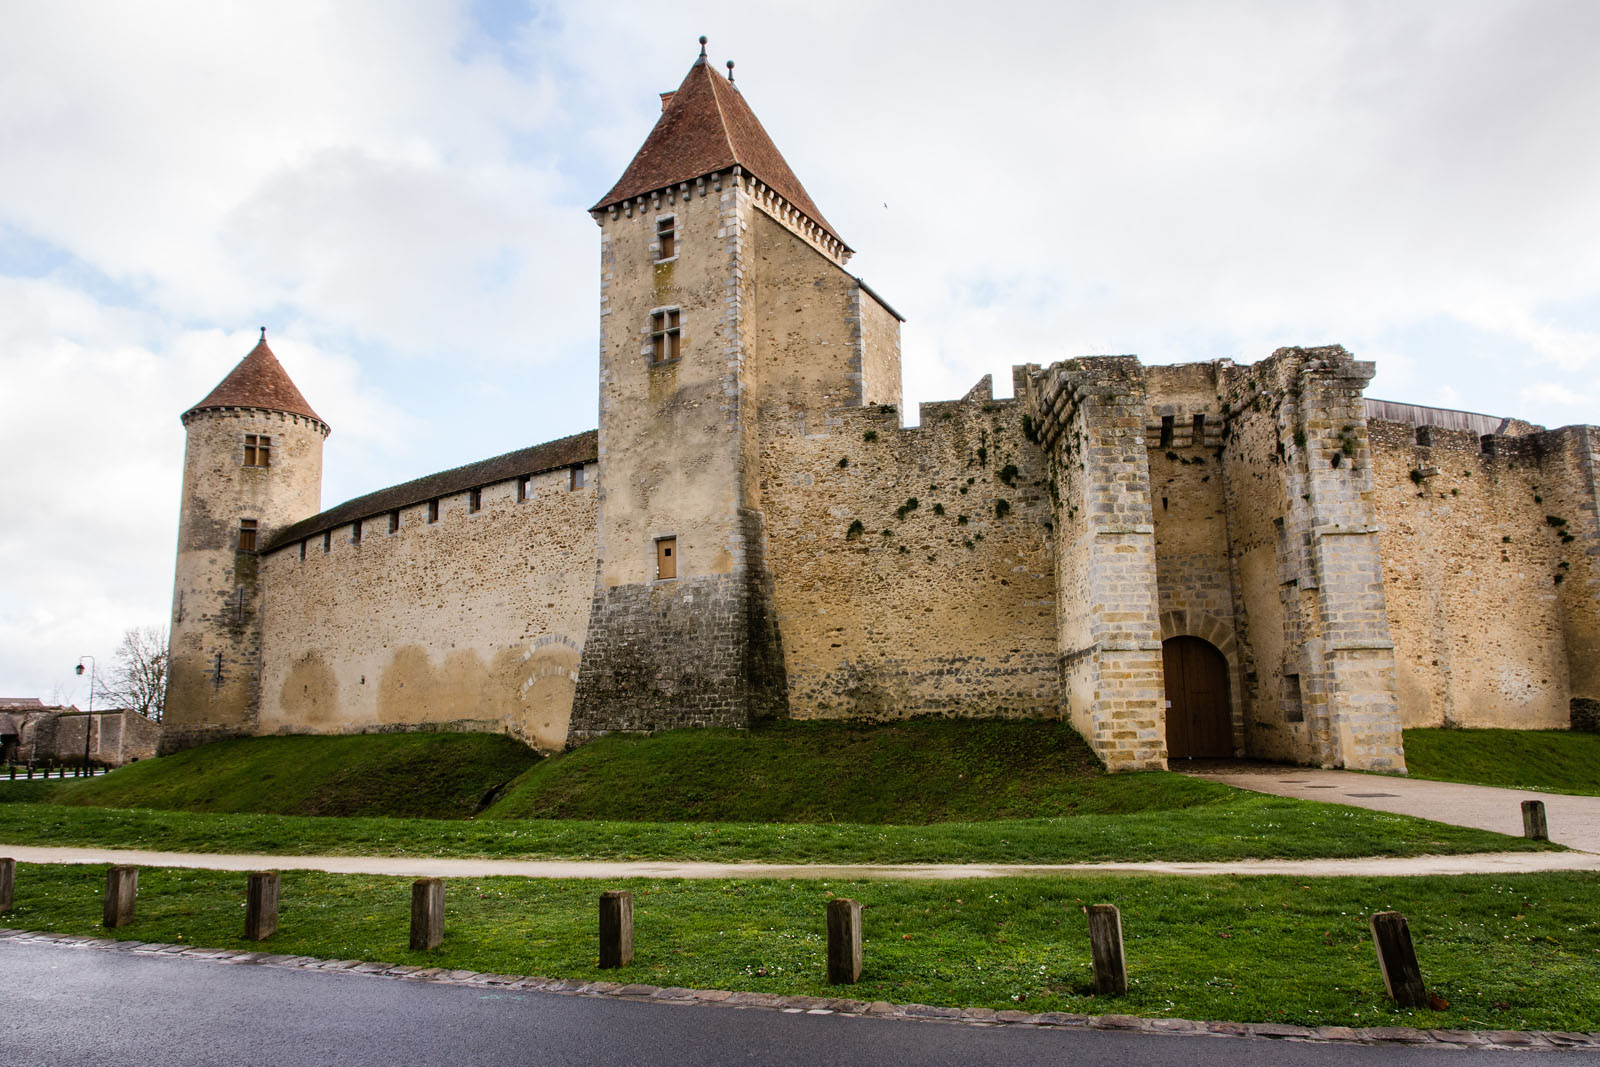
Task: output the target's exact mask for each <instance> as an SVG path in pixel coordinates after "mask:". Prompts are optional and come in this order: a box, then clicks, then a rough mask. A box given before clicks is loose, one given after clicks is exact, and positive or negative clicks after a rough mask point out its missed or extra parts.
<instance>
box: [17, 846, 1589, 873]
mask: <svg viewBox="0 0 1600 1067" xmlns="http://www.w3.org/2000/svg"><path fill="white" fill-rule="evenodd" d="M0 855H4V856H10V857H11V858H13V859H15V860H18V861H20V862H23V863H126V864H132V865H134V866H141V867H196V868H203V869H206V870H213V871H260V870H278V871H329V872H332V873H335V874H392V875H399V876H401V877H405V878H485V877H489V876H492V875H513V876H516V877H520V878H607V879H616V878H807V879H819V880H832V881H848V880H853V879H874V880H888V879H918V880H932V881H946V880H949V879H954V878H1016V877H1021V876H1026V875H1053V876H1058V877H1059V876H1064V875H1092V874H1176V875H1209V874H1291V875H1298V876H1301V877H1327V876H1336V875H1369V876H1374V877H1395V876H1408V875H1424V874H1527V873H1530V872H1534V871H1600V855H1594V854H1591V853H1587V852H1487V853H1474V854H1469V855H1464V856H1411V857H1389V856H1371V857H1365V858H1361V859H1321V860H1231V861H1225V862H1218V863H1160V862H1152V863H1081V864H1080V863H1059V864H1001V863H947V864H875V865H862V866H851V865H818V864H799V863H692V862H677V861H672V860H660V861H636V862H625V861H620V860H617V861H613V860H491V859H437V858H430V857H409V856H395V857H386V856H241V855H228V854H223V853H210V852H146V851H142V850H138V849H122V848H48V847H44V846H35V845H0Z"/></svg>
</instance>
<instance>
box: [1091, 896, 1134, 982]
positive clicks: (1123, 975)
mask: <svg viewBox="0 0 1600 1067" xmlns="http://www.w3.org/2000/svg"><path fill="white" fill-rule="evenodd" d="M1089 955H1090V958H1091V960H1092V961H1093V963H1094V991H1095V993H1096V994H1097V995H1098V996H1102V997H1120V996H1125V995H1127V992H1128V962H1127V959H1126V957H1124V956H1123V953H1122V912H1120V911H1118V910H1117V906H1116V905H1115V904H1090V905H1089Z"/></svg>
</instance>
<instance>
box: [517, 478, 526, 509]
mask: <svg viewBox="0 0 1600 1067" xmlns="http://www.w3.org/2000/svg"><path fill="white" fill-rule="evenodd" d="M526 499H528V476H527V475H526V474H524V475H523V476H522V477H520V478H518V479H517V503H519V504H520V503H522V502H523V501H524V500H526Z"/></svg>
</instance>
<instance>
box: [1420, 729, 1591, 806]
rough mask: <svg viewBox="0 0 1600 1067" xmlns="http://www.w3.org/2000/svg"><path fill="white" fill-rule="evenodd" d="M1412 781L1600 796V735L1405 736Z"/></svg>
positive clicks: (1436, 733)
mask: <svg viewBox="0 0 1600 1067" xmlns="http://www.w3.org/2000/svg"><path fill="white" fill-rule="evenodd" d="M1405 744H1406V767H1407V768H1408V769H1409V770H1410V772H1411V777H1413V778H1433V779H1436V780H1438V781H1441V782H1468V783H1471V784H1473V785H1498V786H1506V787H1509V788H1513V789H1539V790H1543V791H1545V792H1547V793H1581V794H1585V795H1588V796H1600V734H1585V733H1574V732H1572V731H1570V730H1407V731H1405Z"/></svg>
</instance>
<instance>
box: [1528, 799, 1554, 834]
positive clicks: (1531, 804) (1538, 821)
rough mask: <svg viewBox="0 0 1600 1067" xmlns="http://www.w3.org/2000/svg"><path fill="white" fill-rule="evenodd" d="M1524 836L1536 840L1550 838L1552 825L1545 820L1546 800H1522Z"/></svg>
mask: <svg viewBox="0 0 1600 1067" xmlns="http://www.w3.org/2000/svg"><path fill="white" fill-rule="evenodd" d="M1522 836H1523V837H1527V838H1532V839H1533V840H1535V841H1548V840H1550V825H1549V824H1548V823H1546V822H1545V821H1544V801H1542V800H1524V801H1523V802H1522Z"/></svg>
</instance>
